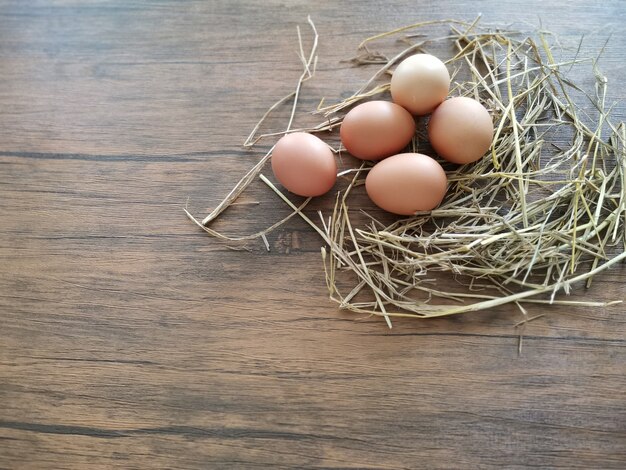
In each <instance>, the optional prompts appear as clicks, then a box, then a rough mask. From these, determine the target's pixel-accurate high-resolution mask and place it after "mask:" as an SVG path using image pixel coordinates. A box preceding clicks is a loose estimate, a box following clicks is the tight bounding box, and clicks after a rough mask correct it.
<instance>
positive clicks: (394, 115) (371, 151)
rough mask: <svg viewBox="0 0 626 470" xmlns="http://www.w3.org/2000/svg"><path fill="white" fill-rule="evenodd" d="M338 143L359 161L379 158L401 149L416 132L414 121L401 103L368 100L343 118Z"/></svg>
mask: <svg viewBox="0 0 626 470" xmlns="http://www.w3.org/2000/svg"><path fill="white" fill-rule="evenodd" d="M340 134H341V143H342V144H343V146H344V147H345V148H346V150H347V151H348V152H350V153H351V154H352V155H354V156H355V157H357V158H360V159H361V160H380V159H382V158H385V157H388V156H389V155H393V154H395V153H398V152H399V151H401V150H402V149H403V148H404V147H406V146H407V145H408V144H409V142H411V139H412V138H413V135H414V134H415V120H414V119H413V116H411V113H409V112H408V111H407V110H406V109H404V108H403V107H402V106H398V105H397V104H394V103H391V102H389V101H369V102H367V103H363V104H360V105H358V106H357V107H355V108H353V109H352V110H351V111H350V112H349V113H348V114H346V117H345V118H344V119H343V123H342V124H341V129H340Z"/></svg>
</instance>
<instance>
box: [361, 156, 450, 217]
mask: <svg viewBox="0 0 626 470" xmlns="http://www.w3.org/2000/svg"><path fill="white" fill-rule="evenodd" d="M446 186H447V179H446V174H445V172H444V171H443V168H441V165H440V164H439V163H437V162H436V161H435V160H433V159H432V158H430V157H429V156H428V155H422V154H421V153H401V154H399V155H394V156H393V157H389V158H387V159H385V160H383V161H382V162H380V163H377V164H376V166H375V167H374V168H372V169H371V170H370V172H369V174H368V175H367V178H365V189H366V191H367V194H368V196H369V197H370V199H371V200H372V201H373V202H374V204H376V205H377V206H378V207H380V208H381V209H384V210H386V211H388V212H392V213H394V214H399V215H413V214H415V212H417V211H429V210H432V209H434V208H435V207H437V206H438V205H439V204H440V203H441V201H442V200H443V197H444V196H445V194H446Z"/></svg>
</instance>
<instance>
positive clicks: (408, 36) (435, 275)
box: [185, 19, 626, 326]
mask: <svg viewBox="0 0 626 470" xmlns="http://www.w3.org/2000/svg"><path fill="white" fill-rule="evenodd" d="M309 25H310V27H311V30H312V33H313V39H312V46H311V49H310V51H309V53H308V54H306V55H305V52H304V48H303V41H302V37H301V34H300V30H299V29H298V39H299V46H300V56H301V57H300V58H301V61H302V65H303V71H302V75H301V76H300V79H299V80H298V82H297V86H296V89H295V90H294V91H293V92H291V93H290V94H288V95H287V96H285V97H283V98H281V99H280V100H278V101H277V102H276V103H275V104H274V105H273V106H272V107H271V108H270V109H269V110H268V112H267V113H266V114H265V115H264V116H263V117H262V118H261V120H260V121H259V124H258V125H257V126H256V127H255V129H253V131H252V133H251V134H250V136H249V138H248V139H247V140H246V142H245V143H244V145H245V146H247V147H250V146H254V145H255V144H256V142H258V141H259V140H260V139H268V138H274V139H275V138H276V136H279V135H281V134H284V133H286V132H292V131H295V130H306V131H309V132H320V133H321V132H328V131H329V130H333V129H335V128H337V127H338V126H339V125H340V124H341V120H342V118H343V115H344V114H345V112H347V110H349V108H350V107H352V106H353V105H355V104H358V103H360V102H362V101H364V100H368V99H371V98H372V97H376V96H377V95H380V94H383V93H385V92H387V91H388V89H389V77H390V73H391V71H392V70H393V68H394V67H395V65H396V64H397V63H399V62H400V61H401V60H402V59H404V58H405V57H407V56H408V55H410V54H412V53H416V52H427V51H428V49H429V47H430V46H431V45H434V44H437V43H442V42H448V43H450V44H453V45H454V50H455V53H454V54H453V55H452V56H451V57H449V58H448V59H447V60H446V65H447V66H448V68H449V70H451V71H452V76H453V80H452V83H453V86H452V87H451V90H450V95H452V96H470V97H473V98H475V99H478V100H479V101H481V102H482V103H483V104H484V105H485V106H486V107H487V109H489V111H490V113H491V115H492V117H493V121H494V125H495V129H496V131H495V136H494V140H493V145H492V148H491V150H490V152H489V153H488V154H487V155H486V156H485V157H484V158H483V159H481V160H479V161H478V162H475V163H472V164H469V165H464V166H461V167H446V169H447V170H448V171H447V174H448V179H449V189H448V194H447V196H446V198H445V199H444V201H443V203H442V204H441V205H440V206H439V207H438V208H437V209H435V210H433V211H430V212H424V213H417V214H415V216H412V217H408V218H401V219H397V220H396V221H394V222H393V223H391V224H384V223H382V222H380V221H379V220H376V219H375V218H374V217H372V216H371V215H369V214H367V211H364V214H365V216H366V217H364V218H365V219H366V222H363V219H364V218H363V217H362V218H360V220H359V221H358V223H357V222H356V221H355V220H353V219H354V217H353V216H351V214H350V211H349V207H350V202H351V197H352V195H353V193H354V192H355V191H358V190H359V189H356V188H358V187H359V186H360V185H362V184H363V181H364V177H365V175H366V172H367V171H368V170H369V168H371V166H370V164H369V163H364V164H362V165H361V166H360V167H358V168H354V169H353V170H348V171H346V172H344V176H349V177H350V178H348V183H347V185H346V186H345V187H343V188H342V189H340V190H339V191H338V192H337V195H336V200H335V204H334V207H333V208H332V209H331V210H329V211H328V213H322V212H320V213H318V214H317V215H315V216H313V215H306V214H305V212H304V211H303V209H304V208H305V207H306V205H307V204H308V202H309V199H307V200H306V201H304V202H303V203H301V204H300V205H299V206H296V205H295V204H294V203H293V202H291V200H290V199H289V198H288V197H287V196H286V195H285V194H283V193H282V192H281V191H280V190H279V189H278V188H277V187H276V186H274V185H273V184H272V183H271V182H270V181H269V180H268V179H267V178H265V177H264V176H263V175H262V174H261V171H262V169H263V167H264V165H265V163H266V162H267V161H268V160H269V158H271V150H270V151H269V152H268V153H267V154H266V155H265V156H264V157H263V158H262V159H261V160H260V161H259V162H258V163H257V164H256V165H255V166H254V167H253V168H252V169H251V170H250V171H249V172H248V173H247V174H246V175H244V177H243V178H242V179H241V181H240V182H239V183H238V184H237V185H236V186H235V187H234V188H233V190H232V191H231V193H230V194H229V195H228V196H227V197H226V198H224V200H223V201H222V203H221V204H220V205H218V207H216V208H215V210H213V211H212V212H211V213H210V214H209V215H208V216H207V217H205V218H204V219H203V220H198V219H196V218H194V217H193V216H192V215H191V214H190V213H189V212H188V211H187V210H185V212H186V213H187V215H188V216H189V218H190V219H191V220H193V221H194V222H195V223H196V224H197V225H198V226H199V227H201V228H202V229H203V230H205V231H206V232H207V233H209V234H210V235H212V236H215V237H218V238H220V239H223V240H227V241H231V242H235V241H241V240H250V239H253V238H262V239H263V240H264V241H265V243H266V245H267V239H266V238H265V235H266V233H268V232H269V231H271V230H273V229H275V228H276V227H277V226H279V225H280V224H282V223H284V222H285V221H286V220H288V219H289V218H291V217H293V216H300V217H302V218H303V219H304V220H305V221H306V222H307V223H308V224H309V225H310V226H311V228H312V229H313V230H315V231H316V232H317V233H318V234H319V236H320V237H321V238H322V240H323V241H324V242H325V246H323V247H322V249H321V253H322V260H323V265H324V270H325V273H326V282H327V287H328V290H329V293H330V298H331V299H332V300H334V301H336V302H337V303H338V304H339V306H340V307H341V308H343V309H348V310H351V311H354V312H362V313H368V314H374V315H379V316H382V317H384V318H385V320H386V321H387V323H388V325H389V326H391V320H390V318H391V317H394V316H404V317H414V318H432V317H441V316H446V315H454V314H460V313H464V312H470V311H477V310H482V309H487V308H491V307H495V306H497V305H502V304H505V303H515V304H516V305H517V306H518V307H519V309H520V311H521V312H522V313H523V314H524V315H526V310H525V308H524V306H523V304H524V303H545V304H549V303H560V304H567V305H583V306H604V305H608V304H611V303H614V302H588V301H574V300H566V299H564V298H563V296H562V295H559V294H560V293H565V294H567V293H569V292H570V286H572V285H573V284H575V283H581V284H582V283H586V284H587V285H589V284H590V283H591V280H592V278H593V276H594V275H595V274H597V273H599V272H601V271H603V270H605V269H607V268H609V267H611V266H612V265H615V264H616V263H619V262H623V261H624V260H625V259H626V253H625V250H624V248H625V247H626V223H625V219H626V150H625V144H626V127H625V125H624V123H623V122H622V123H614V122H612V121H611V118H610V106H608V105H607V103H606V96H607V82H608V81H607V79H606V78H605V77H604V76H603V75H602V74H601V72H600V71H599V69H598V67H597V58H595V59H585V58H580V57H578V54H575V55H574V57H572V58H571V59H570V60H566V61H562V60H561V61H557V60H556V59H555V57H554V54H553V46H551V43H554V39H553V38H551V37H550V36H549V34H548V33H546V32H541V31H539V32H536V33H533V34H531V35H523V34H521V33H518V32H515V31H510V30H505V29H498V28H493V27H487V26H481V25H480V24H479V23H478V20H476V21H474V22H469V23H468V22H464V21H457V20H442V21H434V22H426V23H419V24H413V25H409V26H406V27H404V28H399V29H397V30H394V31H390V32H387V33H383V34H380V35H377V36H374V37H371V38H368V39H366V40H364V41H363V42H362V43H361V44H360V45H359V48H358V50H359V54H358V55H357V56H356V57H355V58H353V59H352V61H353V62H354V63H355V64H356V65H367V66H372V65H371V64H374V65H373V66H376V64H378V65H377V67H376V68H377V70H376V72H375V73H374V74H373V75H372V77H371V79H370V80H369V81H367V82H366V83H365V84H363V85H362V86H361V87H360V88H359V89H358V90H357V91H356V92H354V93H353V94H352V95H351V96H350V97H348V98H347V99H344V100H342V101H340V102H338V103H335V104H332V105H327V106H320V107H318V109H317V110H314V112H315V113H316V114H318V115H320V121H321V122H320V124H319V125H317V126H314V127H310V128H306V129H292V125H293V122H294V116H295V114H296V108H297V103H298V97H299V95H300V91H301V89H302V86H303V85H304V84H305V82H306V81H307V80H309V79H311V78H313V77H314V73H315V65H316V63H317V45H318V35H317V31H316V28H315V25H314V24H313V22H312V21H311V20H310V19H309ZM433 27H437V28H440V29H441V28H445V29H446V33H445V34H444V35H442V36H438V37H431V36H430V35H429V36H426V35H424V34H420V33H422V32H423V31H426V30H428V28H433ZM398 38H400V39H401V40H400V41H396V42H395V44H401V50H398V51H397V54H395V55H394V56H393V57H391V58H388V57H386V56H384V55H382V54H379V53H377V52H373V51H372V50H371V47H372V46H371V45H372V44H373V43H376V41H389V40H390V39H394V40H397V39H398ZM415 41H417V42H415ZM575 64H579V65H585V64H586V65H587V67H588V70H589V71H590V73H593V76H594V77H595V87H594V88H593V89H592V90H585V89H584V88H583V87H581V85H580V84H577V83H574V82H573V81H571V80H570V79H569V78H568V72H569V71H570V70H571V68H572V67H573V66H574V65H575ZM572 95H575V96H576V99H575V98H573V97H572ZM581 96H582V97H583V98H584V101H585V102H581V100H580V99H579V98H580V97H581ZM280 106H291V115H290V119H289V121H288V124H287V127H286V129H285V130H282V131H280V132H273V133H267V134H262V135H258V133H259V129H260V128H261V126H262V124H263V122H264V121H265V120H266V118H267V117H268V116H269V115H270V113H271V112H272V111H274V110H275V109H277V108H278V107H280ZM418 139H419V138H418V137H417V136H416V138H415V139H414V142H413V146H414V148H418V146H419V145H420V144H421V143H420V142H419V141H418ZM334 150H335V151H337V152H338V151H340V150H341V149H334ZM257 177H260V178H261V179H262V180H263V181H264V182H265V183H266V184H267V185H268V186H269V188H271V189H272V190H273V191H275V192H276V194H277V195H278V196H279V197H280V198H282V200H283V201H284V202H285V203H286V204H288V205H289V206H290V207H291V209H292V210H293V212H292V213H291V214H290V215H289V216H288V217H286V218H285V219H283V220H280V221H278V222H276V223H275V224H274V225H272V226H271V227H269V228H267V229H265V230H263V231H261V232H258V233H255V234H251V235H246V236H239V237H233V236H226V235H224V234H222V233H219V232H216V231H214V230H213V229H211V228H210V224H211V222H212V221H213V220H215V219H216V218H217V217H219V216H220V215H221V214H222V212H223V211H224V210H225V209H226V208H227V207H228V206H229V205H230V204H232V203H233V202H234V201H235V200H236V199H237V197H238V196H239V195H240V194H241V193H242V192H243V191H244V190H245V188H246V187H247V186H248V185H249V184H250V183H251V182H252V181H253V180H255V179H256V178H257ZM268 246H269V245H268ZM442 276H443V277H448V278H451V279H453V280H455V281H456V282H443V283H436V282H433V281H434V280H435V279H441V277H442ZM441 285H443V286H446V287H445V288H442V287H440V286H441ZM619 301H620V300H619V299H616V300H615V302H619Z"/></svg>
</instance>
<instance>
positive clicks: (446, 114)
mask: <svg viewBox="0 0 626 470" xmlns="http://www.w3.org/2000/svg"><path fill="white" fill-rule="evenodd" d="M428 138H429V139H430V143H431V145H432V146H433V148H434V149H435V151H436V152H437V153H438V154H439V155H441V157H442V158H445V159H446V160H448V161H449V162H453V163H459V164H461V165H462V164H465V163H471V162H475V161H476V160H478V159H480V158H481V157H482V156H483V155H485V153H486V152H487V150H489V147H491V141H492V139H493V122H492V121H491V116H490V115H489V112H488V111H487V110H486V109H485V107H484V106H483V105H482V104H480V103H479V102H478V101H476V100H474V99H472V98H465V97H459V98H450V99H449V100H447V101H444V102H443V103H441V105H439V107H438V108H437V109H436V110H435V111H434V112H433V114H432V116H431V117H430V122H429V123H428Z"/></svg>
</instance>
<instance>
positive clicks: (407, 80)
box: [391, 54, 450, 116]
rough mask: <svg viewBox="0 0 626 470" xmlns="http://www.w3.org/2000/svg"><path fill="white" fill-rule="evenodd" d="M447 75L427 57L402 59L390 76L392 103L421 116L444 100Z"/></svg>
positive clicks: (438, 62)
mask: <svg viewBox="0 0 626 470" xmlns="http://www.w3.org/2000/svg"><path fill="white" fill-rule="evenodd" d="M449 89H450V74H449V73H448V69H447V68H446V66H445V64H444V63H443V62H442V61H440V60H439V59H438V58H437V57H435V56H433V55H430V54H415V55H412V56H410V57H407V58H406V59H404V60H403V61H402V62H400V64H399V65H398V67H396V70H394V72H393V75H392V76H391V97H392V98H393V102H394V103H396V104H399V105H400V106H402V107H404V108H406V109H408V110H409V111H410V112H411V113H413V114H417V115H419V116H422V115H424V114H428V113H430V112H432V110H433V109H435V107H436V106H437V105H439V103H441V102H442V101H443V100H445V99H446V96H447V95H448V91H449Z"/></svg>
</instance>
